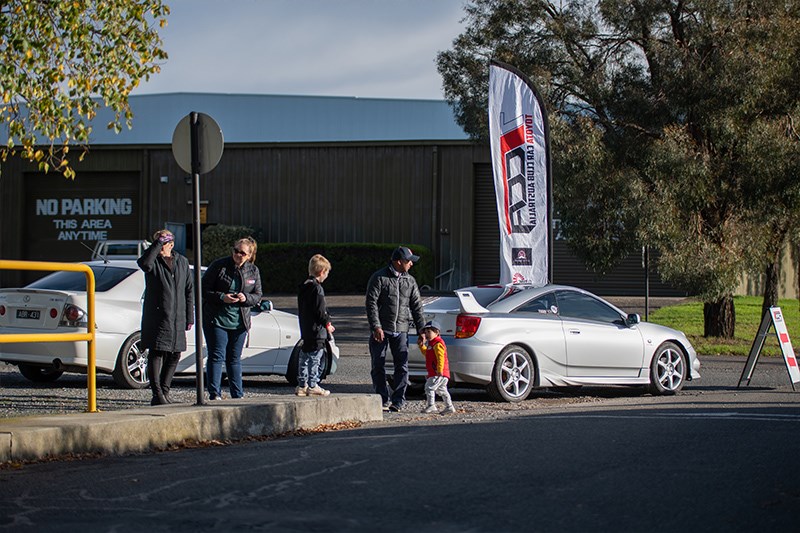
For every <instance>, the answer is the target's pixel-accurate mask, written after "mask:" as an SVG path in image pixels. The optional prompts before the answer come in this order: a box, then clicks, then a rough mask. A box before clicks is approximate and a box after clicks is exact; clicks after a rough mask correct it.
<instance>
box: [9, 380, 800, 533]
mask: <svg viewBox="0 0 800 533" xmlns="http://www.w3.org/2000/svg"><path fill="white" fill-rule="evenodd" d="M457 401H458V400H457ZM523 404H527V405H524V406H522V407H521V408H518V409H516V410H514V411H513V412H512V411H508V412H505V413H504V416H502V417H498V418H492V417H491V416H487V417H483V418H471V417H470V416H469V413H467V412H463V411H460V412H459V413H458V414H457V415H456V416H452V417H441V416H436V415H429V416H420V415H418V414H411V413H400V414H398V415H392V416H390V417H387V419H386V420H385V421H384V422H382V423H378V424H375V425H368V426H365V427H362V428H360V429H355V430H345V431H333V432H326V433H317V434H313V435H308V436H303V437H292V438H285V439H277V440H269V441H262V442H246V443H240V444H238V445H235V446H226V447H216V446H206V447H200V448H194V449H182V450H177V451H173V452H164V453H159V454H147V455H140V456H127V457H105V458H99V459H84V460H80V461H66V462H64V461H61V462H50V463H40V464H31V465H25V466H23V467H21V468H19V469H6V470H2V471H0V530H9V531H36V532H47V531H77V530H79V529H80V530H88V531H109V532H111V531H113V532H126V531H196V530H218V531H232V530H247V531H261V530H270V531H370V532H371V531H376V530H380V531H387V532H394V531H438V532H441V531H444V532H450V531H452V532H455V531H458V532H462V531H491V532H497V531H559V532H561V531H576V532H578V531H579V532H584V531H619V532H625V531H726V532H730V531H755V530H769V531H772V532H782V531H787V532H788V531H796V530H797V523H798V520H800V485H798V483H797V480H798V476H799V475H800V466H798V462H797V460H796V457H795V455H796V454H794V452H793V450H794V444H795V443H796V442H797V440H798V437H800V409H799V408H798V402H797V396H796V393H793V392H791V389H790V388H789V390H785V387H783V388H772V387H763V388H762V387H759V388H751V389H746V390H739V391H737V390H735V389H734V390H731V389H730V388H726V389H724V390H723V389H717V388H711V389H709V388H705V389H702V390H689V391H687V393H684V394H680V395H678V396H675V397H666V398H665V397H661V398H654V397H652V396H649V395H640V396H629V395H625V394H623V395H613V394H607V395H606V397H603V398H599V399H597V400H596V401H586V402H578V403H569V402H566V403H559V402H555V403H551V404H544V405H542V404H540V403H537V401H536V400H533V401H531V403H528V402H523Z"/></svg>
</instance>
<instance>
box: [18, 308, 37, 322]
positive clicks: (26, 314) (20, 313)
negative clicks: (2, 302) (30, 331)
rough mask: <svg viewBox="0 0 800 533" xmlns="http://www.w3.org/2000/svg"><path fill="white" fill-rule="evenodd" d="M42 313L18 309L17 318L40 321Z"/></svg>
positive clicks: (35, 310) (34, 310)
mask: <svg viewBox="0 0 800 533" xmlns="http://www.w3.org/2000/svg"><path fill="white" fill-rule="evenodd" d="M39 316H40V311H39V310H38V309H17V318H28V319H31V320H39Z"/></svg>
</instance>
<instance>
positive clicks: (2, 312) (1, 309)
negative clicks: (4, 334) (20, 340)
mask: <svg viewBox="0 0 800 533" xmlns="http://www.w3.org/2000/svg"><path fill="white" fill-rule="evenodd" d="M5 315H6V306H5V305H0V316H5Z"/></svg>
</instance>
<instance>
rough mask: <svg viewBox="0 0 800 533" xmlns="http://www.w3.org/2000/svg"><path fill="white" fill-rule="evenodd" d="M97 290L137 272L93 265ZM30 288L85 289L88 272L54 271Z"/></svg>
mask: <svg viewBox="0 0 800 533" xmlns="http://www.w3.org/2000/svg"><path fill="white" fill-rule="evenodd" d="M91 268H92V272H94V281H95V292H105V291H107V290H109V289H112V288H113V287H116V286H117V284H118V283H119V282H120V281H122V280H124V279H125V278H127V277H128V276H130V275H131V274H133V273H134V272H136V270H134V269H132V268H119V267H110V266H104V265H98V266H93V267H91ZM26 288H28V289H49V290H54V291H85V290H86V274H84V273H83V272H71V271H62V272H53V273H52V274H50V275H48V276H45V277H43V278H42V279H40V280H36V281H34V282H33V283H31V284H29V285H27V286H26Z"/></svg>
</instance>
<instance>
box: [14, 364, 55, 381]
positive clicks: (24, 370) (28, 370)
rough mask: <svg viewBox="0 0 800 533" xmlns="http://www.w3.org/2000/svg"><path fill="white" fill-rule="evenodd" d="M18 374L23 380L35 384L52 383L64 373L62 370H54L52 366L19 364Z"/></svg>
mask: <svg viewBox="0 0 800 533" xmlns="http://www.w3.org/2000/svg"><path fill="white" fill-rule="evenodd" d="M19 373H20V374H22V375H23V376H24V377H25V378H27V379H29V380H31V381H33V382H35V383H52V382H54V381H55V380H57V379H58V378H60V377H61V375H62V374H63V373H64V371H63V370H56V369H55V368H53V367H52V366H41V365H30V364H28V363H20V364H19Z"/></svg>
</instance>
